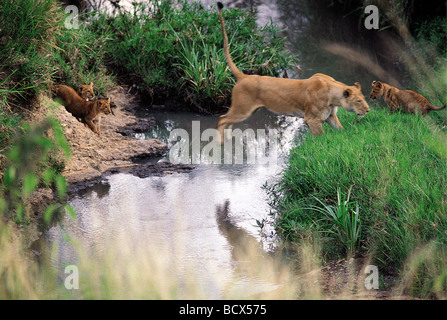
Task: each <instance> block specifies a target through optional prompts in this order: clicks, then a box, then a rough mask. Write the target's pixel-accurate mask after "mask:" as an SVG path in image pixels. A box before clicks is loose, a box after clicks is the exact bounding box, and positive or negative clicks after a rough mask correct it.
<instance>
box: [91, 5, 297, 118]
mask: <svg viewBox="0 0 447 320" xmlns="http://www.w3.org/2000/svg"><path fill="white" fill-rule="evenodd" d="M224 18H225V20H226V25H227V29H228V30H227V32H228V34H229V35H230V49H231V51H232V56H233V59H234V60H235V62H236V64H237V65H238V66H239V67H240V68H241V69H242V70H244V71H245V72H251V73H258V74H261V75H266V74H268V75H273V76H278V75H280V74H281V72H282V71H285V70H286V69H288V68H289V67H290V65H291V64H293V63H294V61H296V59H295V58H294V57H292V55H291V54H290V53H289V52H288V51H287V50H286V48H285V40H284V38H283V37H282V36H281V35H280V31H281V30H279V29H278V28H277V27H276V26H274V25H273V24H269V25H267V26H264V27H262V28H258V27H257V26H256V21H255V16H254V15H253V14H251V13H249V12H248V11H242V10H239V9H228V10H225V11H224ZM96 24H97V26H98V27H104V26H110V27H111V28H112V30H113V39H112V40H111V41H110V42H109V46H113V50H110V51H109V54H110V57H111V59H112V61H113V62H114V63H115V64H116V65H118V66H121V67H122V69H123V70H122V71H124V72H125V73H127V74H130V75H132V76H133V77H134V81H135V82H136V83H138V86H139V89H140V90H142V91H143V92H146V93H148V94H151V95H152V96H153V97H155V98H157V97H158V99H160V98H161V99H166V98H168V99H170V100H172V101H176V103H177V104H178V105H182V104H186V105H188V106H189V107H190V108H192V109H194V110H196V111H200V112H205V113H214V112H216V111H219V109H221V108H222V107H224V106H228V104H229V96H230V90H231V87H232V85H233V84H234V79H233V77H232V76H231V72H230V70H229V69H228V67H227V64H226V61H225V57H224V54H223V48H222V47H223V38H222V33H221V30H220V24H219V21H218V16H217V11H216V10H213V9H212V10H205V9H204V7H203V6H202V5H201V4H200V3H198V2H195V1H192V2H189V1H179V3H178V4H177V5H174V4H172V3H171V2H169V1H160V2H159V1H150V2H149V4H135V11H134V13H133V14H130V13H128V12H121V13H120V14H119V15H118V16H116V17H114V18H113V20H112V19H99V20H97V21H96ZM179 88H180V90H179ZM161 103H164V100H162V102H161Z"/></svg>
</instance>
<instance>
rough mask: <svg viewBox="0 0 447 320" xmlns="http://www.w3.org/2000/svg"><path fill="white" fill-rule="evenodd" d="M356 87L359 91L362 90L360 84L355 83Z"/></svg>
mask: <svg viewBox="0 0 447 320" xmlns="http://www.w3.org/2000/svg"><path fill="white" fill-rule="evenodd" d="M354 87H356V88H357V89H359V90H361V89H362V86H361V85H360V83H358V82H356V83H354Z"/></svg>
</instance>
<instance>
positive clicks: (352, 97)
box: [341, 82, 369, 117]
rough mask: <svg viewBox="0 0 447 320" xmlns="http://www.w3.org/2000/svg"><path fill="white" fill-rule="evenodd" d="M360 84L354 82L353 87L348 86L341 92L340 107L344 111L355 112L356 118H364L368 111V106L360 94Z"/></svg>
mask: <svg viewBox="0 0 447 320" xmlns="http://www.w3.org/2000/svg"><path fill="white" fill-rule="evenodd" d="M361 89H362V87H361V86H360V83H358V82H356V83H355V84H354V85H353V86H348V87H347V88H346V89H345V90H344V91H343V98H344V99H342V100H341V105H342V107H343V108H344V109H346V110H348V111H351V112H355V113H356V114H357V115H358V116H360V117H364V116H365V114H367V113H368V111H369V106H368V104H367V103H366V101H365V97H364V96H363V94H362V90H361Z"/></svg>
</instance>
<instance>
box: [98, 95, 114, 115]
mask: <svg viewBox="0 0 447 320" xmlns="http://www.w3.org/2000/svg"><path fill="white" fill-rule="evenodd" d="M95 110H96V113H97V114H98V113H104V114H109V113H112V110H111V109H110V98H108V99H107V100H105V99H100V100H96V101H95Z"/></svg>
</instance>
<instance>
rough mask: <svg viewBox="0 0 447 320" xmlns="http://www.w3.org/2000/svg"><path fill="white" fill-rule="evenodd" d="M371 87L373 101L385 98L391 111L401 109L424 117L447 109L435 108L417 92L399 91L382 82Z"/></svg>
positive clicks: (374, 83) (373, 83) (377, 82)
mask: <svg viewBox="0 0 447 320" xmlns="http://www.w3.org/2000/svg"><path fill="white" fill-rule="evenodd" d="M371 85H372V89H371V95H370V97H371V99H377V98H380V97H381V96H383V100H385V102H386V104H387V105H388V107H389V110H390V111H394V110H397V109H399V108H400V109H401V110H402V111H404V112H407V113H416V112H420V113H422V114H423V115H426V114H428V113H429V112H430V111H432V110H442V109H444V108H445V107H447V105H445V106H442V107H435V106H433V105H432V104H431V103H430V102H428V100H427V99H425V98H424V97H423V96H421V95H420V94H419V93H417V92H414V91H411V90H399V89H397V88H395V87H393V86H390V85H389V84H386V83H383V82H380V81H373V82H372V84H371Z"/></svg>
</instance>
